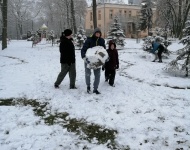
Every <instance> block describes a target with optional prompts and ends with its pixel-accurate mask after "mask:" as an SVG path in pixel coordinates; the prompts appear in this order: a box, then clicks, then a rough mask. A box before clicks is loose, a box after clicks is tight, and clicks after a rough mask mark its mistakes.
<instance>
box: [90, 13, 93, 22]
mask: <svg viewBox="0 0 190 150" xmlns="http://www.w3.org/2000/svg"><path fill="white" fill-rule="evenodd" d="M92 19H93V16H92V12H90V21H92Z"/></svg>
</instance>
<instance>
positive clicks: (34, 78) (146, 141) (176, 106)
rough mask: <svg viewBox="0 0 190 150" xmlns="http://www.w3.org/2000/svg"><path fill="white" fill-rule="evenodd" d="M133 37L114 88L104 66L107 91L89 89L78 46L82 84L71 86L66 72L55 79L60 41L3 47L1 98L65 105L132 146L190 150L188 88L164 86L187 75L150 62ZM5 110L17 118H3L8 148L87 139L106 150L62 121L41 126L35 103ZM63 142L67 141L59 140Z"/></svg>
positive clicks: (62, 108) (61, 108)
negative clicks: (89, 91)
mask: <svg viewBox="0 0 190 150" xmlns="http://www.w3.org/2000/svg"><path fill="white" fill-rule="evenodd" d="M127 43H128V44H127V47H126V50H122V51H119V58H120V69H119V71H118V72H117V74H116V80H115V85H116V87H110V86H108V84H107V83H105V82H104V72H101V82H100V86H99V90H100V92H101V93H102V94H101V95H94V94H91V95H89V94H87V93H86V85H85V80H84V64H83V60H82V59H81V57H80V51H76V62H77V64H76V65H77V82H76V86H77V87H78V89H77V90H70V89H69V78H68V76H66V78H65V80H64V81H63V82H62V84H61V86H60V89H58V90H57V89H54V87H53V83H54V81H55V79H56V77H57V74H58V73H59V71H60V64H59V51H58V47H57V46H54V47H52V46H51V45H50V44H49V45H47V44H46V45H37V46H36V47H34V48H31V43H30V42H26V41H12V42H11V44H10V45H9V48H8V49H7V50H5V51H1V52H0V68H1V71H0V99H6V98H23V97H25V98H27V99H37V100H38V101H39V102H48V103H49V106H48V107H49V108H50V111H51V113H54V112H67V113H69V114H70V116H69V117H71V118H79V119H81V118H84V119H85V120H86V121H87V122H89V123H96V124H99V125H102V126H105V127H106V128H110V129H114V130H117V131H118V134H117V138H116V141H117V142H118V144H119V145H124V146H127V145H129V147H130V148H131V149H132V150H136V149H141V150H147V149H154V150H171V149H177V148H184V149H190V121H189V120H190V109H189V106H190V90H189V89H173V88H170V87H166V86H172V87H175V86H178V87H182V88H188V87H190V82H189V78H181V77H175V76H171V75H169V74H167V73H166V72H164V71H163V70H162V69H163V68H164V66H165V65H166V64H167V63H168V62H169V61H170V60H163V61H164V62H165V63H162V64H159V63H152V62H151V60H150V58H151V56H149V55H148V54H145V53H144V52H143V51H142V50H140V49H139V48H140V45H138V44H136V43H135V40H131V41H128V42H127ZM174 44H175V43H174ZM176 45H177V44H176ZM129 48H130V49H129ZM131 48H133V49H131ZM143 56H147V57H146V59H145V58H144V57H143ZM149 57H150V58H149ZM172 57H174V56H172ZM14 58H16V59H14ZM21 60H22V61H21ZM92 77H93V73H92ZM156 85H160V86H156ZM0 115H1V116H5V118H12V119H5V118H1V119H0V124H3V126H1V127H0V133H1V134H2V135H3V136H2V137H1V138H0V140H1V141H3V142H1V144H0V147H2V148H1V149H3V150H8V149H10V150H11V149H14V148H15V149H31V150H33V149H40V148H41V149H64V150H65V149H76V150H77V149H82V148H83V147H84V145H87V146H88V147H89V148H90V149H93V150H95V149H96V150H105V149H106V146H105V145H99V146H97V145H96V144H93V143H91V144H89V143H88V142H87V141H83V143H82V141H78V142H80V143H81V144H78V145H77V144H76V143H77V136H76V135H74V134H72V133H68V132H67V131H65V130H63V129H61V127H60V126H58V125H54V126H47V125H45V124H44V123H43V122H41V123H40V124H39V125H36V120H37V121H39V120H40V118H39V117H36V116H34V115H33V114H32V111H31V108H29V107H27V108H20V107H5V106H0ZM7 125H9V126H8V127H7ZM7 130H8V131H9V134H6V133H7V132H6V131H7ZM38 130H39V131H40V132H39V131H38ZM62 130H63V131H62ZM28 131H30V132H29V133H28ZM15 132H16V133H15ZM49 137H51V138H49ZM22 138H24V139H25V140H23V141H22V140H21V139H22ZM37 140H38V142H37ZM72 140H73V141H75V142H71V141H72ZM62 141H64V147H63V146H62V147H59V145H60V144H63V143H62ZM39 142H41V143H40V144H39ZM71 143H72V144H71ZM58 147H59V148H58Z"/></svg>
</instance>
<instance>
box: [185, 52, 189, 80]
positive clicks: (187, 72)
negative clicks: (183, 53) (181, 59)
mask: <svg viewBox="0 0 190 150" xmlns="http://www.w3.org/2000/svg"><path fill="white" fill-rule="evenodd" d="M189 55H190V53H189V54H188V56H187V60H186V75H185V76H186V77H188V75H189V67H188V65H189Z"/></svg>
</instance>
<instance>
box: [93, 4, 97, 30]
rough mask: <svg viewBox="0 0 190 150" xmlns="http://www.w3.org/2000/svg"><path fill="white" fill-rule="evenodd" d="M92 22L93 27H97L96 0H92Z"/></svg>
mask: <svg viewBox="0 0 190 150" xmlns="http://www.w3.org/2000/svg"><path fill="white" fill-rule="evenodd" d="M93 24H94V29H95V28H97V17H96V0H93Z"/></svg>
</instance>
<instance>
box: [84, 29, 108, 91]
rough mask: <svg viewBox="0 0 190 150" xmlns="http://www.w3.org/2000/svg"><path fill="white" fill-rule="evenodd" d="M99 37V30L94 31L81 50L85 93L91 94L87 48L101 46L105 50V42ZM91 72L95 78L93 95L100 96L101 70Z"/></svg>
mask: <svg viewBox="0 0 190 150" xmlns="http://www.w3.org/2000/svg"><path fill="white" fill-rule="evenodd" d="M101 35H102V33H101V30H100V29H99V28H96V29H94V32H93V35H92V36H91V37H88V38H87V40H86V41H85V43H84V45H83V47H82V49H81V57H82V59H83V60H84V61H85V64H84V66H85V79H86V85H87V93H91V88H90V77H91V69H89V68H87V63H86V51H87V49H88V48H92V47H95V46H103V47H104V48H105V49H106V46H105V40H104V39H103V38H101ZM93 71H94V76H95V79H94V89H93V93H96V94H101V93H100V92H99V91H98V86H99V83H100V72H101V68H98V69H93Z"/></svg>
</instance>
